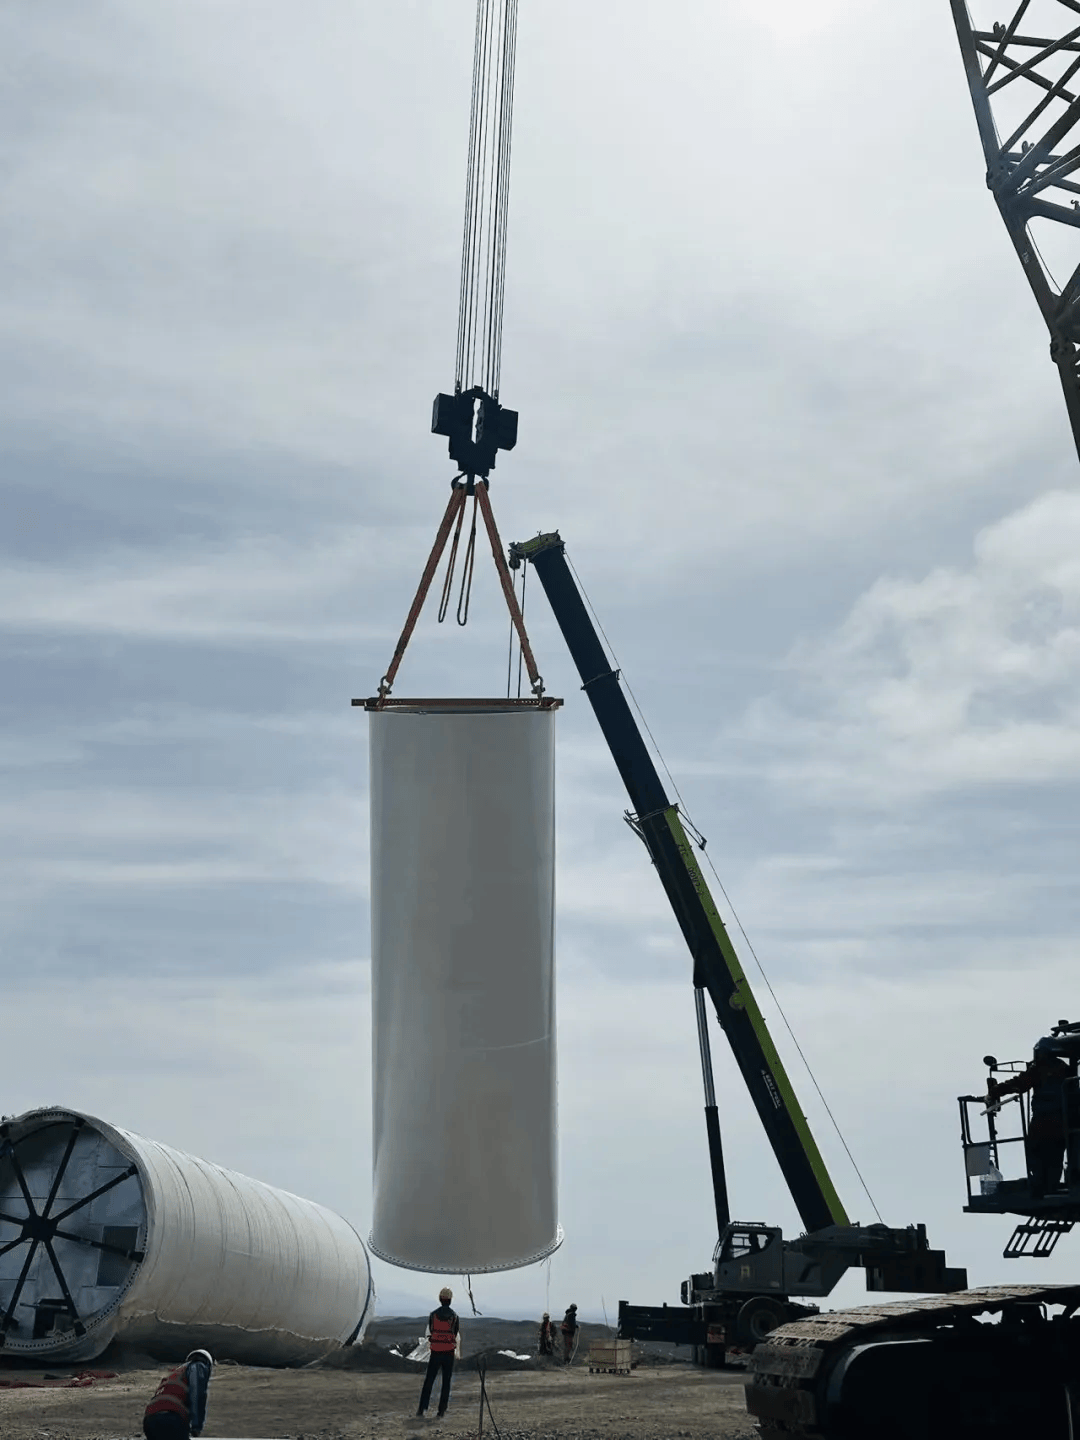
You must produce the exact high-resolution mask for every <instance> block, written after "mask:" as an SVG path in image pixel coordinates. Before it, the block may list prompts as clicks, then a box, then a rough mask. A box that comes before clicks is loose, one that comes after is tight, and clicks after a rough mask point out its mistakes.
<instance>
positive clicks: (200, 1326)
mask: <svg viewBox="0 0 1080 1440" xmlns="http://www.w3.org/2000/svg"><path fill="white" fill-rule="evenodd" d="M373 1310H374V1291H373V1289H372V1285H371V1272H370V1268H369V1266H368V1259H367V1253H366V1251H365V1250H364V1245H363V1242H362V1241H361V1239H360V1237H359V1236H358V1235H357V1234H356V1232H355V1231H354V1230H353V1228H352V1226H351V1225H349V1224H348V1223H347V1222H346V1221H345V1220H343V1219H342V1218H341V1216H340V1215H335V1214H334V1213H333V1211H332V1210H326V1209H324V1207H323V1206H322V1205H316V1204H315V1203H314V1201H312V1200H302V1199H300V1197H299V1196H297V1195H290V1194H289V1193H288V1192H287V1191H284V1190H277V1189H274V1188H273V1187H272V1186H270V1185H264V1184H262V1183H261V1182H260V1181H258V1180H252V1179H249V1177H248V1176H246V1175H239V1174H237V1173H236V1171H234V1170H223V1169H222V1168H221V1166H220V1165H211V1164H210V1163H209V1162H208V1161H206V1160H198V1159H196V1158H195V1157H194V1156H193V1155H185V1154H183V1153H181V1152H180V1151H179V1150H173V1149H171V1148H170V1147H169V1146H168V1145H161V1144H159V1143H158V1142H157V1141H154V1140H145V1139H143V1138H142V1136H140V1135H133V1134H131V1133H130V1132H129V1131H127V1130H119V1129H117V1128H116V1127H115V1126H113V1125H107V1124H106V1123H105V1122H104V1121H103V1120H97V1119H95V1118H94V1117H93V1116H92V1115H84V1114H82V1113H80V1112H79V1111H76V1110H28V1111H27V1112H26V1113H25V1114H23V1115H19V1116H16V1117H15V1118H14V1119H11V1120H6V1121H4V1122H3V1123H2V1124H0V1355H4V1356H18V1357H20V1358H22V1359H32V1360H37V1361H40V1362H43V1363H48V1362H50V1361H55V1362H58V1363H75V1362H78V1361H81V1360H92V1359H93V1358H94V1357H95V1356H96V1355H100V1354H101V1352H102V1351H103V1350H104V1349H105V1347H106V1346H107V1345H108V1344H109V1342H110V1341H111V1340H122V1341H124V1342H126V1343H128V1344H132V1345H135V1346H138V1348H140V1349H142V1350H148V1351H150V1352H151V1353H153V1354H156V1355H161V1356H164V1357H165V1358H167V1359H175V1358H180V1359H182V1358H183V1357H184V1355H185V1354H186V1353H187V1352H188V1351H189V1350H191V1349H194V1348H197V1347H203V1348H205V1349H207V1350H209V1351H210V1353H211V1354H212V1355H213V1356H214V1357H215V1358H228V1359H232V1360H238V1361H242V1362H244V1363H247V1364H252V1365H303V1364H306V1363H307V1362H308V1361H311V1360H317V1359H318V1358H319V1357H320V1356H322V1355H326V1354H328V1353H329V1352H330V1351H331V1350H334V1349H336V1348H338V1347H340V1346H342V1345H353V1344H356V1343H358V1341H359V1340H360V1339H361V1338H362V1337H363V1333H364V1329H365V1327H366V1326H367V1323H368V1321H369V1320H370V1318H371V1315H372V1312H373Z"/></svg>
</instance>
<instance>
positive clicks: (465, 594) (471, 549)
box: [457, 494, 476, 625]
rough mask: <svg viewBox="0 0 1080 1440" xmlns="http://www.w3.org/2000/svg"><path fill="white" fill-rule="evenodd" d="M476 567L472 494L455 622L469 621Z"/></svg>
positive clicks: (474, 518) (474, 512) (474, 509)
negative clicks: (470, 524) (470, 515)
mask: <svg viewBox="0 0 1080 1440" xmlns="http://www.w3.org/2000/svg"><path fill="white" fill-rule="evenodd" d="M475 567H476V495H475V494H474V495H473V506H472V526H471V528H470V530H469V540H468V544H467V545H466V546H465V564H464V565H463V567H462V570H461V590H460V592H459V593H458V602H457V623H458V624H459V625H467V624H468V623H469V601H470V600H471V599H472V577H473V570H474V569H475Z"/></svg>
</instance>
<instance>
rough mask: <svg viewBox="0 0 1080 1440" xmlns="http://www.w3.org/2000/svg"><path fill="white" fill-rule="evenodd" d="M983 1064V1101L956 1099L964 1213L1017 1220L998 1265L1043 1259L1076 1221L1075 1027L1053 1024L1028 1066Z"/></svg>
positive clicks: (1079, 1087)
mask: <svg viewBox="0 0 1080 1440" xmlns="http://www.w3.org/2000/svg"><path fill="white" fill-rule="evenodd" d="M983 1063H984V1064H985V1065H986V1067H987V1069H988V1071H989V1074H988V1076H987V1086H986V1094H985V1095H962V1096H961V1097H960V1127H961V1135H962V1139H963V1146H964V1168H965V1171H966V1174H967V1191H968V1198H967V1204H966V1205H965V1206H964V1209H965V1210H966V1211H968V1212H969V1213H972V1214H993V1215H1005V1214H1008V1215H1020V1216H1022V1217H1024V1219H1023V1220H1022V1221H1021V1223H1020V1224H1019V1225H1017V1227H1016V1230H1015V1231H1014V1233H1013V1236H1012V1238H1011V1239H1010V1241H1009V1243H1008V1245H1007V1246H1006V1247H1005V1252H1004V1253H1005V1258H1006V1259H1007V1260H1008V1259H1015V1258H1016V1257H1017V1256H1021V1255H1023V1256H1028V1257H1043V1256H1046V1255H1049V1254H1050V1253H1051V1251H1052V1250H1053V1248H1054V1246H1055V1245H1056V1244H1057V1242H1058V1240H1059V1239H1060V1237H1061V1236H1062V1235H1065V1234H1067V1233H1068V1232H1069V1231H1070V1230H1071V1229H1072V1227H1073V1225H1074V1224H1075V1223H1076V1221H1077V1220H1080V1075H1078V1063H1080V1022H1070V1021H1068V1020H1059V1021H1058V1022H1057V1024H1056V1025H1055V1026H1054V1027H1053V1029H1052V1030H1051V1032H1050V1034H1049V1035H1045V1036H1043V1038H1042V1039H1041V1040H1038V1041H1036V1043H1035V1048H1034V1050H1033V1052H1032V1057H1031V1059H1030V1060H1029V1061H1022V1060H1008V1061H1004V1062H999V1061H998V1060H996V1059H995V1057H994V1056H993V1055H987V1056H985V1057H984V1061H983Z"/></svg>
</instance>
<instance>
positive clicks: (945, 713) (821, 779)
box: [740, 491, 1080, 804]
mask: <svg viewBox="0 0 1080 1440" xmlns="http://www.w3.org/2000/svg"><path fill="white" fill-rule="evenodd" d="M1078 554H1080V493H1078V492H1065V491H1053V492H1050V493H1048V494H1045V495H1042V496H1040V497H1039V498H1038V499H1036V500H1034V501H1032V502H1031V504H1029V505H1027V506H1025V507H1024V508H1023V509H1022V510H1019V511H1016V512H1015V513H1013V514H1011V515H1008V516H1006V517H1005V518H1004V519H1002V520H999V521H996V522H995V523H993V524H991V525H989V526H987V527H986V528H985V529H983V530H982V531H980V533H979V534H978V536H977V537H976V539H975V543H974V555H973V559H972V562H971V563H970V564H969V565H968V566H967V567H963V568H962V567H959V566H948V567H940V568H938V569H936V570H934V571H932V572H931V573H930V574H928V575H926V576H925V577H924V578H922V579H918V580H910V579H901V578H893V577H883V578H882V579H880V580H878V581H877V582H876V583H875V584H874V585H872V586H871V588H870V589H869V590H868V591H866V592H865V593H864V594H863V595H862V596H860V597H859V599H858V600H857V601H856V602H855V604H854V606H853V607H852V609H851V611H850V613H849V614H848V616H847V618H846V620H845V621H844V623H843V624H842V625H841V626H840V627H839V629H838V630H837V631H836V632H835V633H834V634H833V635H832V636H829V637H827V638H826V639H824V640H816V641H815V640H808V641H806V642H805V643H803V644H802V645H800V646H799V647H798V648H797V649H796V650H795V651H794V653H793V655H792V656H791V659H790V665H789V672H790V673H789V674H788V675H787V676H784V677H782V679H783V680H785V681H790V679H791V678H792V676H794V678H795V680H796V682H797V683H796V685H795V687H793V688H789V690H788V692H787V693H786V694H784V693H783V692H781V695H780V697H779V698H768V699H763V700H761V701H759V702H758V703H756V704H754V705H752V706H751V707H750V708H749V710H748V712H747V715H746V717H745V719H744V722H743V724H742V726H741V727H740V730H741V736H742V738H743V740H744V741H746V742H748V743H749V744H750V745H752V746H755V747H763V748H764V747H768V748H770V749H772V748H773V747H775V750H776V752H777V755H778V756H779V757H784V756H786V757H787V758H786V760H785V759H784V758H776V759H771V760H770V761H769V762H768V763H769V764H770V766H771V767H772V768H773V773H774V775H775V776H776V777H777V778H778V779H783V780H784V781H790V780H797V781H802V782H805V783H808V784H810V785H812V786H813V787H815V788H816V789H818V790H819V791H833V792H837V791H840V792H843V793H844V796H845V800H846V799H848V798H849V797H850V796H851V795H853V794H861V795H863V796H864V797H865V798H866V800H867V801H868V802H870V803H874V804H876V803H879V802H881V801H884V800H889V801H892V800H896V799H900V798H903V797H908V798H915V797H924V796H926V795H928V794H931V793H934V792H939V791H946V790H952V789H959V788H962V787H973V786H980V785H987V784H1006V783H1019V784H1039V783H1049V782H1071V781H1074V780H1076V779H1078V778H1080V560H1078V559H1077V556H1078Z"/></svg>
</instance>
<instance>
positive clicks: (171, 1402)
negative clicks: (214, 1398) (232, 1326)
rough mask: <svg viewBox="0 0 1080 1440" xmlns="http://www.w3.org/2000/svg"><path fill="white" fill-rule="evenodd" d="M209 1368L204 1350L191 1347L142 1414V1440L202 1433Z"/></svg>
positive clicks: (211, 1365)
mask: <svg viewBox="0 0 1080 1440" xmlns="http://www.w3.org/2000/svg"><path fill="white" fill-rule="evenodd" d="M213 1368H214V1357H213V1356H212V1355H211V1354H210V1352H209V1351H208V1350H192V1352H191V1354H190V1355H189V1356H188V1357H187V1359H186V1360H185V1361H184V1363H183V1365H181V1366H180V1367H179V1368H178V1369H176V1370H173V1371H170V1373H169V1374H168V1375H166V1376H165V1379H164V1380H162V1382H161V1384H160V1385H159V1386H158V1388H157V1392H156V1393H155V1395H154V1398H153V1399H152V1400H151V1401H150V1404H149V1405H148V1406H147V1407H146V1413H145V1414H144V1415H143V1422H142V1424H143V1434H144V1435H145V1436H146V1440H190V1437H192V1436H195V1435H201V1434H202V1429H203V1426H204V1425H205V1424H206V1392H207V1390H209V1388H210V1372H211V1370H213Z"/></svg>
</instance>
